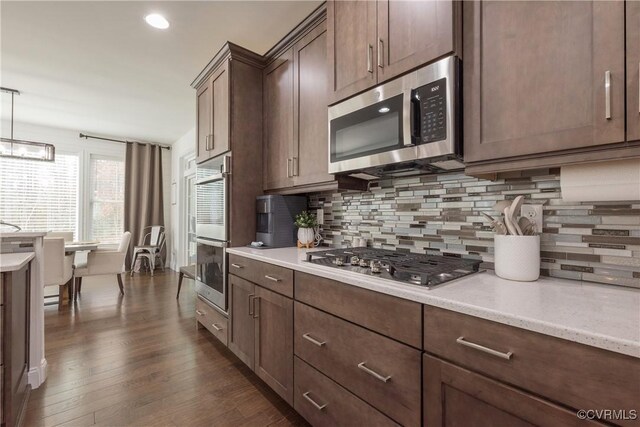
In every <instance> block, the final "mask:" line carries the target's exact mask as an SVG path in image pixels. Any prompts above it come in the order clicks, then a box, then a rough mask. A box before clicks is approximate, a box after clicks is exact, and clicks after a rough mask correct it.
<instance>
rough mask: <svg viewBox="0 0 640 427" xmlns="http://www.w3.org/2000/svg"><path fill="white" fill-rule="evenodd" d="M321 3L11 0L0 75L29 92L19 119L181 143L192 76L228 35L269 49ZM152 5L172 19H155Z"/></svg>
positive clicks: (189, 113) (1, 18) (0, 27)
mask: <svg viewBox="0 0 640 427" xmlns="http://www.w3.org/2000/svg"><path fill="white" fill-rule="evenodd" d="M320 3H321V1H254V2H252V1H226V2H217V1H215V2H214V1H201V2H190V1H148V2H147V1H99V2H94V1H78V2H74V1H69V2H59V1H44V2H32V1H4V0H3V1H2V2H0V36H1V39H0V43H1V53H0V61H1V63H0V69H1V71H2V73H1V74H0V83H1V85H2V86H4V87H10V88H14V89H18V90H20V91H21V92H22V95H21V96H18V97H16V100H15V120H16V122H26V123H34V124H39V125H45V126H54V127H60V128H64V129H73V130H76V131H79V132H87V133H95V134H101V135H107V136H114V137H121V138H129V139H137V140H142V141H154V142H161V143H172V142H174V141H176V140H177V139H178V138H180V136H182V135H183V134H184V133H185V132H187V131H188V130H189V129H191V128H192V127H193V126H194V124H195V94H194V90H193V89H192V88H191V87H190V86H189V84H190V83H191V81H192V80H193V79H194V78H195V77H196V75H197V74H198V73H199V72H200V71H201V70H202V68H204V66H205V65H206V64H207V63H208V62H209V60H210V59H211V58H212V57H213V56H214V54H215V53H216V52H217V51H218V50H219V49H220V47H222V45H223V44H224V42H226V41H227V40H229V41H232V42H234V43H236V44H239V45H241V46H243V47H246V48H248V49H251V50H253V51H255V52H257V53H259V54H263V53H265V52H266V51H267V50H268V49H269V48H270V47H271V46H273V45H274V44H275V43H276V42H277V41H278V40H280V39H281V38H282V37H283V36H285V35H286V34H287V33H288V32H289V31H290V30H291V29H292V28H293V27H294V26H295V25H296V24H297V23H298V22H300V21H302V20H303V19H304V18H305V17H306V16H307V15H308V14H309V13H311V12H312V11H313V10H314V9H315V8H316V7H317V6H318V5H319V4H320ZM152 12H158V13H162V14H163V15H164V16H165V17H166V18H167V19H168V20H169V22H170V23H171V27H170V28H169V29H168V30H164V31H163V30H157V29H155V28H152V27H150V26H148V25H147V24H146V23H145V22H144V19H143V18H144V16H145V15H147V14H149V13H152ZM8 99H9V96H8V95H4V94H3V95H2V104H1V105H2V107H3V108H2V111H1V114H2V118H3V119H6V118H8V116H9V109H8V108H6V107H7V105H8ZM3 133H4V131H3ZM15 137H16V138H20V128H19V125H18V124H17V125H16V127H15Z"/></svg>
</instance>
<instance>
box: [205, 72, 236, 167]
mask: <svg viewBox="0 0 640 427" xmlns="http://www.w3.org/2000/svg"><path fill="white" fill-rule="evenodd" d="M229 65H230V64H229V60H227V61H224V63H222V64H221V65H220V67H219V68H218V69H217V70H216V71H215V72H214V73H213V76H212V77H211V83H210V85H211V89H210V90H211V138H210V140H209V150H210V157H216V156H218V155H220V154H222V153H224V152H226V151H229V148H230V147H229V112H230V105H229V95H230V92H231V88H230V86H229Z"/></svg>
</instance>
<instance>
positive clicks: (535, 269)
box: [493, 234, 540, 282]
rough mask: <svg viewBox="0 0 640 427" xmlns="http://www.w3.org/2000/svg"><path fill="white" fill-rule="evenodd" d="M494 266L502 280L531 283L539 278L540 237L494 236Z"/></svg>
mask: <svg viewBox="0 0 640 427" xmlns="http://www.w3.org/2000/svg"><path fill="white" fill-rule="evenodd" d="M493 241H494V243H495V256H494V266H495V271H496V275H498V276H499V277H502V278H503V279H509V280H517V281H520V282H532V281H534V280H538V277H540V236H503V235H499V234H496V235H495V236H494V238H493Z"/></svg>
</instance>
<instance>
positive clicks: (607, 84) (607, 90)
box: [604, 70, 611, 120]
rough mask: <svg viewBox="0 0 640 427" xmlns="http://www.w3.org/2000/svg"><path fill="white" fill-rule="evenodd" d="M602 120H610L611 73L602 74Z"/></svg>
mask: <svg viewBox="0 0 640 427" xmlns="http://www.w3.org/2000/svg"><path fill="white" fill-rule="evenodd" d="M604 96H605V99H604V118H605V119H607V120H611V71H609V70H607V71H605V72H604Z"/></svg>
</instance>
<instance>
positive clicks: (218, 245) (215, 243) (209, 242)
mask: <svg viewBox="0 0 640 427" xmlns="http://www.w3.org/2000/svg"><path fill="white" fill-rule="evenodd" d="M196 243H201V244H203V245H209V246H215V247H216V248H226V247H227V245H228V243H227V242H220V241H217V240H207V239H200V238H196Z"/></svg>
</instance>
